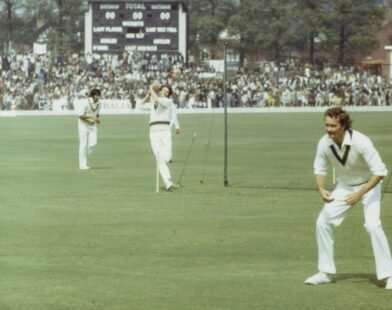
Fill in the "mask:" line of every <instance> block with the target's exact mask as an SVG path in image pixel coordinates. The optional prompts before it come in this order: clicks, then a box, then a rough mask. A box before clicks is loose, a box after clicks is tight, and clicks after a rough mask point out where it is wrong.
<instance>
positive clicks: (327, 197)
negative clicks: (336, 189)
mask: <svg viewBox="0 0 392 310" xmlns="http://www.w3.org/2000/svg"><path fill="white" fill-rule="evenodd" d="M319 193H320V196H321V198H322V199H323V200H324V202H327V203H329V202H332V201H334V198H333V197H332V196H331V193H330V192H329V191H327V190H325V189H323V188H320V189H319Z"/></svg>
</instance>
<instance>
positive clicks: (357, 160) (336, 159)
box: [314, 130, 388, 186]
mask: <svg viewBox="0 0 392 310" xmlns="http://www.w3.org/2000/svg"><path fill="white" fill-rule="evenodd" d="M331 165H332V166H333V167H335V171H336V178H337V181H338V182H342V183H343V184H346V185H351V186H354V185H359V184H363V183H366V182H367V181H368V180H369V178H370V177H371V176H372V175H377V176H386V175H387V174H388V170H387V168H386V167H385V164H384V163H383V161H382V159H381V157H380V155H379V153H378V151H377V150H376V149H375V147H374V146H373V143H372V141H371V140H370V139H369V138H368V137H367V136H365V135H364V134H362V133H360V132H358V131H356V130H352V131H351V132H350V131H346V132H345V135H344V139H343V143H342V146H341V147H340V148H339V146H338V145H337V144H336V143H335V142H334V141H333V140H332V139H331V138H329V136H328V135H325V136H323V137H322V138H321V139H320V141H319V143H318V146H317V153H316V158H315V160H314V174H315V175H326V174H327V171H328V168H329V167H330V166H331Z"/></svg>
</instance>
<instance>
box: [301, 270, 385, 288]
mask: <svg viewBox="0 0 392 310" xmlns="http://www.w3.org/2000/svg"><path fill="white" fill-rule="evenodd" d="M331 282H332V277H331V276H330V275H328V274H327V273H325V272H319V273H316V274H315V275H313V276H311V277H310V278H307V279H306V280H305V284H310V285H319V284H328V283H331ZM391 288H392V281H391Z"/></svg>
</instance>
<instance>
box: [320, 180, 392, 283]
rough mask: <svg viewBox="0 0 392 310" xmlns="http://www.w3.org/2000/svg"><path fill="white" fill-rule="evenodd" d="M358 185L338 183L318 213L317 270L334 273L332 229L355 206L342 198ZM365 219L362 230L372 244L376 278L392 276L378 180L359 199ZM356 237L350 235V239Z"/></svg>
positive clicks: (354, 190)
mask: <svg viewBox="0 0 392 310" xmlns="http://www.w3.org/2000/svg"><path fill="white" fill-rule="evenodd" d="M360 187H361V186H347V185H344V184H339V183H338V184H337V186H336V188H335V190H334V191H333V192H332V193H331V194H332V197H334V198H335V199H334V201H332V202H330V203H326V204H325V205H324V208H323V209H322V211H321V212H320V214H319V216H318V219H317V223H316V237H317V246H318V269H319V271H321V272H326V273H330V274H335V273H336V267H335V262H334V248H333V244H334V237H333V229H334V228H335V227H337V226H339V225H340V224H342V222H343V220H344V218H345V217H346V215H347V213H348V211H349V210H350V209H351V208H355V206H353V207H352V206H350V205H348V204H347V203H346V202H345V201H344V199H345V197H346V196H347V195H349V194H351V193H354V192H356V191H358V190H359V188H360ZM361 202H362V204H363V212H364V218H365V224H364V226H365V229H366V231H367V232H368V234H369V236H370V240H371V244H372V249H373V255H374V259H375V264H376V273H377V278H378V279H379V280H381V279H385V278H388V277H390V276H392V259H391V252H390V249H389V245H388V240H387V238H386V236H385V233H384V231H383V229H382V226H381V220H380V209H381V183H379V184H378V185H377V186H375V187H374V188H373V189H371V190H370V191H369V192H367V193H366V194H365V195H364V196H363V198H362V201H361ZM352 241H355V237H354V236H353V240H352Z"/></svg>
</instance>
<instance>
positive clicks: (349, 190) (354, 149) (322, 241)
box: [305, 107, 392, 290]
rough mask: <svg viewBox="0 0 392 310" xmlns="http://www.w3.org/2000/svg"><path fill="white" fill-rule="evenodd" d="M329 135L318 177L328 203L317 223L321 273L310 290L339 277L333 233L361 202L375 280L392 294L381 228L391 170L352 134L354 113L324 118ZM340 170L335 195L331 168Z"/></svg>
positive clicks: (321, 148)
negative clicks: (330, 184)
mask: <svg viewBox="0 0 392 310" xmlns="http://www.w3.org/2000/svg"><path fill="white" fill-rule="evenodd" d="M324 116H325V127H326V131H327V134H326V135H324V136H323V137H322V138H321V139H320V141H319V143H318V146H317V154H316V158H315V161H314V173H315V176H316V182H317V186H318V191H319V193H320V196H321V198H322V199H323V201H324V202H325V204H324V208H323V209H322V211H321V212H320V214H319V216H318V219H317V223H316V238H317V246H318V270H319V272H318V273H317V274H315V275H314V276H312V277H310V278H308V279H306V280H305V284H326V283H330V282H332V280H333V275H334V274H335V273H336V267H335V262H334V247H333V244H334V237H333V229H334V228H335V227H337V226H339V225H340V224H341V223H342V222H343V220H344V218H345V217H346V215H347V213H348V211H350V209H351V208H352V207H353V206H354V205H355V204H357V203H358V202H361V203H362V205H363V208H364V209H363V211H364V218H365V224H364V226H365V228H366V230H367V232H368V234H369V236H370V240H371V244H372V249H373V254H374V258H375V265H376V274H377V278H378V279H379V280H385V281H386V287H385V288H386V289H388V290H391V289H392V259H391V253H390V249H389V245H388V240H387V238H386V236H385V233H384V231H383V229H382V226H381V220H380V209H381V180H382V179H383V178H384V177H385V176H386V175H387V169H386V167H385V164H384V163H383V162H382V160H381V158H380V155H379V153H378V152H377V150H376V149H375V148H374V146H373V143H372V142H371V140H370V139H369V138H368V137H367V136H365V135H364V134H362V133H360V132H358V131H356V130H352V129H351V123H352V121H351V119H350V115H349V113H347V112H346V111H344V110H343V109H342V108H340V107H333V108H330V109H328V110H327V111H326V112H325V114H324ZM331 165H332V166H333V167H334V168H335V170H336V182H337V184H336V187H335V189H334V190H333V191H332V192H331V193H330V192H329V191H328V190H327V189H326V188H325V187H326V185H325V176H326V174H327V170H328V167H329V166H331Z"/></svg>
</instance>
